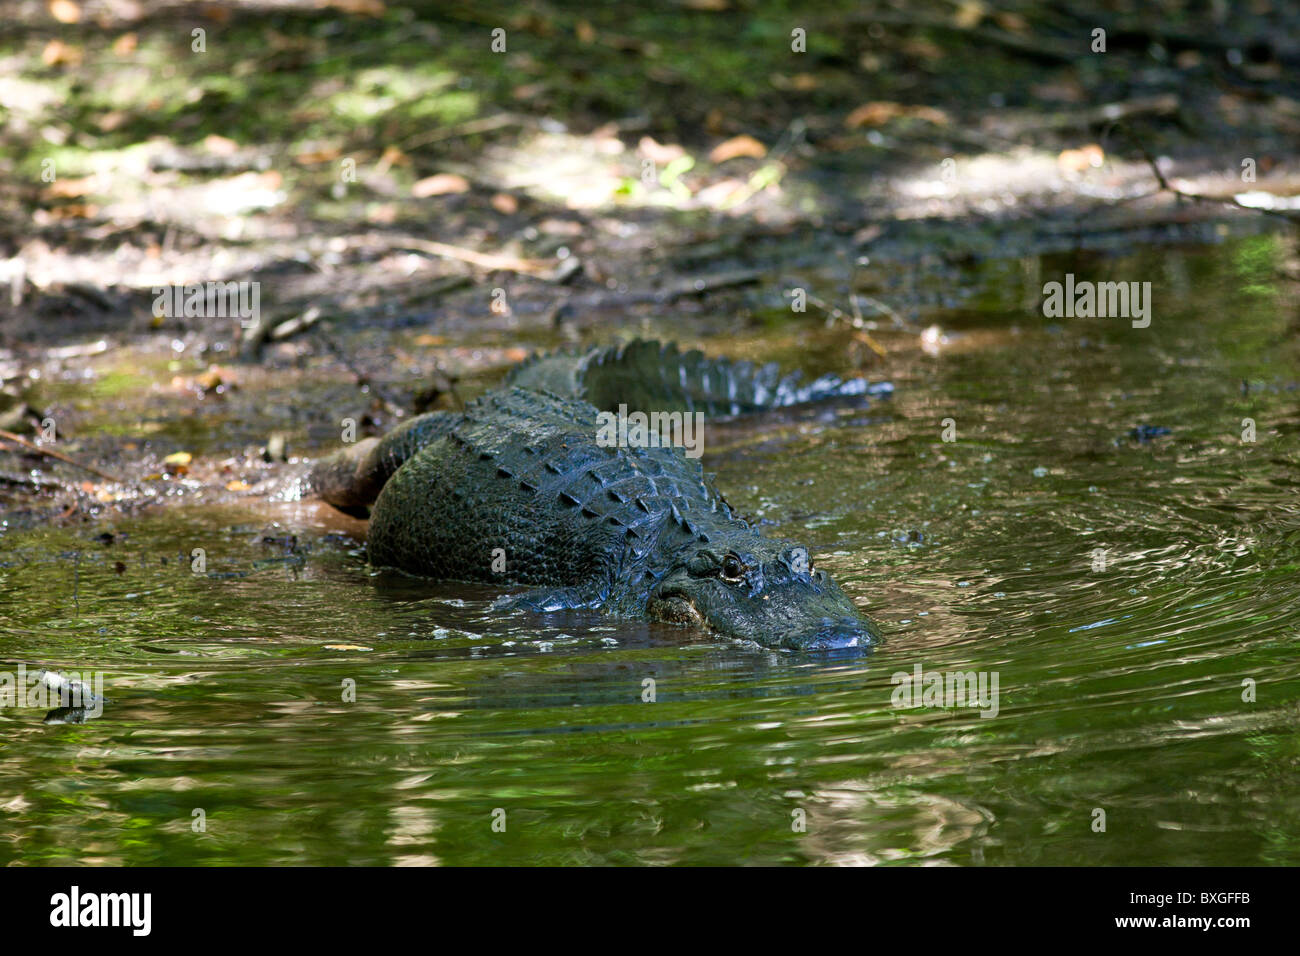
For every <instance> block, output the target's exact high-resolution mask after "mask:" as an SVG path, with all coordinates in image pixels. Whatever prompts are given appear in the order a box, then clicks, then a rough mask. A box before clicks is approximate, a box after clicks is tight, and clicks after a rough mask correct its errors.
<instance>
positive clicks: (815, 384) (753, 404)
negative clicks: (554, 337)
mask: <svg viewBox="0 0 1300 956" xmlns="http://www.w3.org/2000/svg"><path fill="white" fill-rule="evenodd" d="M543 361H544V360H543ZM568 361H569V362H570V363H576V365H575V369H576V370H575V371H574V372H573V377H574V380H575V381H576V382H577V383H578V384H579V387H580V388H581V392H580V393H579V397H581V398H585V399H586V400H587V401H589V402H591V404H593V405H595V406H596V407H597V408H599V409H603V410H606V411H617V410H618V407H619V405H626V406H627V407H628V408H629V409H632V410H641V411H661V410H662V411H678V410H680V411H686V412H704V413H705V414H708V415H743V414H746V413H748V412H759V411H765V410H768V409H773V408H782V407H785V406H788V405H798V404H802V403H804V402H816V401H820V400H823V399H827V398H837V397H846V396H863V395H869V394H875V395H879V394H887V392H888V390H889V386H887V385H874V386H873V385H868V383H867V381H866V380H865V379H862V378H852V379H842V378H839V377H838V376H836V375H823V376H821V377H820V378H818V379H815V380H814V381H812V382H807V383H805V382H803V376H802V374H801V373H800V372H797V371H796V372H791V373H789V374H787V375H782V374H781V370H780V367H779V366H778V365H777V364H776V363H775V362H769V363H768V364H766V365H761V366H755V365H754V363H752V362H745V361H734V360H731V359H726V358H708V357H706V356H705V355H704V353H703V352H700V351H699V350H691V351H689V352H683V351H681V350H680V349H679V348H678V347H677V346H676V345H674V344H671V343H670V344H666V345H665V344H661V343H659V342H656V341H649V340H644V339H638V340H636V341H633V342H630V343H628V344H627V345H623V346H610V347H607V348H602V349H596V350H593V351H591V352H588V353H587V354H585V355H582V356H570V357H569V358H568ZM539 364H540V363H539ZM554 377H557V378H558V376H554Z"/></svg>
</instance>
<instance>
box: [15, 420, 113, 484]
mask: <svg viewBox="0 0 1300 956" xmlns="http://www.w3.org/2000/svg"><path fill="white" fill-rule="evenodd" d="M0 438H3V439H4V440H5V441H11V442H13V443H14V444H16V445H20V446H22V447H23V448H26V449H27V450H28V451H30V452H35V453H36V454H38V455H44V456H45V457H46V458H57V459H58V460H59V461H61V462H63V463H64V464H68V465H72V467H74V468H80V469H81V470H82V471H88V472H90V473H91V474H92V475H98V476H99V477H100V478H103V479H104V480H105V481H112V482H116V483H117V484H119V485H124V484H126V482H125V481H124V480H123V479H121V478H118V477H117V476H116V475H110V474H109V473H108V472H106V471H100V470H99V469H98V468H96V467H94V466H93V465H85V464H82V463H81V462H79V461H77V460H76V459H75V458H69V457H68V456H67V455H65V454H63V452H60V451H55V450H54V449H52V448H42V447H41V446H40V445H37V444H35V443H34V442H30V441H28V440H27V439H26V438H24V437H23V436H22V435H15V434H14V433H13V432H7V431H5V430H4V429H3V428H0Z"/></svg>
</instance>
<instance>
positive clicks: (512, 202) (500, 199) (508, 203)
mask: <svg viewBox="0 0 1300 956" xmlns="http://www.w3.org/2000/svg"><path fill="white" fill-rule="evenodd" d="M492 208H493V209H495V210H496V211H497V212H499V213H501V215H503V216H513V215H514V214H515V213H517V212H518V211H519V200H518V199H516V198H515V197H514V196H512V195H510V194H509V193H497V194H496V195H494V196H493V197H492Z"/></svg>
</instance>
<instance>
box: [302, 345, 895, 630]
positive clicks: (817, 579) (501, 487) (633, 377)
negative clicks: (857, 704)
mask: <svg viewBox="0 0 1300 956" xmlns="http://www.w3.org/2000/svg"><path fill="white" fill-rule="evenodd" d="M888 387H889V386H888V385H874V386H870V385H868V384H867V383H866V382H865V381H864V380H862V379H849V380H842V379H839V378H837V377H836V376H833V375H826V376H823V377H821V378H818V379H816V380H815V381H813V382H810V383H808V384H802V377H801V376H800V375H799V373H797V372H795V373H792V374H790V375H786V376H781V374H780V372H779V368H778V366H777V365H776V364H775V363H771V364H768V365H764V366H761V367H755V366H754V365H753V364H751V363H748V362H738V361H731V360H728V359H716V358H706V357H705V356H704V355H703V353H701V352H699V351H690V352H682V351H681V350H679V349H678V348H677V347H676V346H675V345H671V344H669V345H661V344H660V343H658V342H654V341H645V340H637V341H634V342H632V343H629V344H626V345H622V346H606V347H598V348H590V349H586V350H579V351H559V352H552V353H547V354H542V355H539V356H535V357H534V358H532V359H530V360H528V361H527V362H525V363H524V364H522V365H520V366H518V367H517V368H515V369H514V370H513V371H512V372H511V373H510V374H509V376H508V378H507V380H506V382H505V384H504V385H503V386H501V387H500V388H497V389H494V390H492V391H489V392H487V393H485V394H484V395H482V396H480V397H479V398H477V399H475V400H474V401H472V402H470V403H469V404H468V405H467V406H466V408H465V409H464V411H461V412H445V411H443V412H429V413H427V414H424V415H419V416H416V417H414V418H412V419H410V420H409V421H407V422H405V423H403V424H401V425H399V426H397V427H396V428H394V429H392V430H391V431H389V432H388V433H387V434H386V435H384V436H383V437H382V438H368V439H365V440H363V441H361V442H357V443H354V444H352V445H350V446H348V447H347V448H345V449H344V450H342V451H340V452H337V453H335V454H334V455H332V456H330V457H328V458H325V459H322V460H321V461H320V462H318V463H317V464H316V465H315V466H314V467H313V469H312V471H311V475H310V477H309V479H308V481H309V486H310V489H309V490H310V491H311V492H313V493H315V494H316V495H318V496H319V497H321V498H323V499H324V500H325V501H327V502H329V503H330V504H332V505H334V506H335V507H337V508H339V509H340V510H344V511H348V512H349V513H352V514H357V515H368V516H369V518H370V527H369V531H368V540H367V549H368V556H369V560H370V563H371V564H372V565H375V566H378V567H387V568H394V569H398V570H400V571H404V572H407V573H409V574H414V575H420V576H424V577H429V578H435V579H439V580H445V581H467V582H480V583H488V584H499V585H503V586H509V587H522V588H525V589H526V590H525V591H523V592H522V593H510V594H507V595H505V596H503V597H502V598H501V599H499V600H498V601H497V602H496V606H498V607H502V608H514V609H524V610H529V611H536V612H549V611H559V610H566V609H576V608H598V609H602V610H605V611H607V612H610V613H613V614H616V615H621V616H630V617H644V618H649V619H653V620H661V621H668V622H673V623H677V624H682V625H688V626H696V627H701V628H704V629H708V630H712V631H715V632H717V633H719V634H722V635H725V636H728V637H731V638H735V639H739V640H742V641H750V642H753V643H756V644H759V645H762V646H766V647H780V648H788V649H796V650H824V649H836V648H851V647H868V646H870V645H872V644H874V643H876V642H877V641H878V639H879V632H878V630H877V628H876V626H875V625H874V623H873V622H871V621H870V620H869V619H867V618H866V617H865V616H864V615H863V614H862V613H861V612H860V611H859V610H858V608H857V607H856V605H855V604H854V603H853V601H852V600H850V599H849V597H848V596H847V595H846V594H845V593H844V592H843V591H842V590H840V588H839V586H838V585H836V584H835V582H834V581H832V580H831V579H830V578H829V577H828V576H827V575H826V573H825V572H823V571H820V570H818V569H816V568H814V567H813V561H812V558H811V557H810V554H809V551H808V548H806V547H805V546H804V545H802V544H800V543H798V542H795V541H790V540H784V539H776V538H768V537H764V536H763V535H761V534H760V533H759V532H758V530H757V529H756V528H754V526H753V525H752V524H751V523H750V522H748V521H746V520H744V519H743V518H741V517H740V516H739V515H738V514H737V513H736V512H735V510H734V509H733V508H732V507H731V506H730V505H729V504H728V503H727V501H726V499H725V498H723V496H722V495H721V494H720V493H719V492H718V490H717V488H716V487H715V486H714V482H713V477H712V476H711V475H706V474H705V473H704V471H703V470H702V468H701V466H700V463H699V461H698V459H697V458H691V457H688V455H687V453H686V452H685V451H684V450H683V449H682V448H681V447H675V446H673V445H671V444H669V443H668V442H667V441H666V439H661V437H660V435H659V434H658V433H655V432H650V433H648V434H645V435H642V436H641V438H642V440H640V441H638V442H636V443H635V444H632V443H622V444H620V443H618V442H609V441H601V440H599V437H598V436H599V434H600V429H601V428H602V425H603V423H606V422H608V420H609V418H608V416H602V414H601V413H602V410H603V411H605V412H613V411H615V410H618V409H623V410H625V409H627V408H634V409H639V410H643V411H649V410H651V409H653V410H655V411H660V412H665V411H674V410H675V411H684V412H688V413H693V412H700V413H703V414H708V415H742V414H746V413H749V412H756V411H761V410H765V409H773V408H780V407H785V406H791V405H796V404H802V403H805V402H812V401H818V400H822V399H827V398H833V397H842V396H864V395H869V394H877V395H878V394H883V393H885V392H886V391H887V389H888Z"/></svg>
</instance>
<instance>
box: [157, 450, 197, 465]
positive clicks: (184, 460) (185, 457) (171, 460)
mask: <svg viewBox="0 0 1300 956" xmlns="http://www.w3.org/2000/svg"><path fill="white" fill-rule="evenodd" d="M193 460H194V456H193V455H191V454H190V453H189V452H187V451H178V452H173V453H172V454H170V455H168V456H167V457H166V458H164V459H163V464H164V465H188V464H189V463H190V462H192V461H193Z"/></svg>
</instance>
